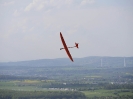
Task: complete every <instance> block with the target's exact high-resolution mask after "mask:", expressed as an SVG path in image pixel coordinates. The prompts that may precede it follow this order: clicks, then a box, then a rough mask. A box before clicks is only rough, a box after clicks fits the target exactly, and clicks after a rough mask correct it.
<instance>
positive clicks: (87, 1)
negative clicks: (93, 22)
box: [81, 0, 95, 5]
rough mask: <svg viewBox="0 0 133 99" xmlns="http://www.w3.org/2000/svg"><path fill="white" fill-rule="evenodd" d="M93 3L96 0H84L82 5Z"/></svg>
mask: <svg viewBox="0 0 133 99" xmlns="http://www.w3.org/2000/svg"><path fill="white" fill-rule="evenodd" d="M93 3H95V0H82V2H81V5H86V4H93Z"/></svg>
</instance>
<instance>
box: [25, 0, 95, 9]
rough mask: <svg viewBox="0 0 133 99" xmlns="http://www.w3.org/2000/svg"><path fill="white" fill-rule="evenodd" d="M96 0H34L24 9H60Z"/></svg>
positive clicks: (91, 2)
mask: <svg viewBox="0 0 133 99" xmlns="http://www.w3.org/2000/svg"><path fill="white" fill-rule="evenodd" d="M93 3H95V0H79V1H78V2H77V0H33V1H32V2H31V3H30V4H29V5H27V6H26V8H25V10H24V11H30V10H32V9H34V10H37V11H40V10H42V9H43V8H44V9H45V10H49V9H53V8H54V9H60V8H65V7H66V8H69V7H73V6H79V5H82V6H83V5H87V4H93Z"/></svg>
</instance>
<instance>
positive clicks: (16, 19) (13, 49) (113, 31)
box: [0, 0, 133, 62]
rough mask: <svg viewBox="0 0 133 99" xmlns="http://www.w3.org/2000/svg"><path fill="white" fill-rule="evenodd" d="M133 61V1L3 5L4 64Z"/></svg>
mask: <svg viewBox="0 0 133 99" xmlns="http://www.w3.org/2000/svg"><path fill="white" fill-rule="evenodd" d="M60 32H62V34H63V37H64V39H65V41H66V43H67V45H68V46H74V44H75V42H77V43H79V49H76V48H73V49H70V50H69V51H70V53H71V55H72V57H73V58H82V57H88V56H121V57H130V56H133V0H0V62H10V61H24V60H36V59H54V58H67V57H68V56H67V54H66V53H65V51H64V50H60V48H61V47H63V45H62V42H61V39H60Z"/></svg>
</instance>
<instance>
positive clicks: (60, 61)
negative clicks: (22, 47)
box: [0, 56, 133, 67]
mask: <svg viewBox="0 0 133 99" xmlns="http://www.w3.org/2000/svg"><path fill="white" fill-rule="evenodd" d="M124 61H125V62H124ZM68 65H69V66H70V65H72V66H75V65H78V66H82V65H88V66H96V67H105V66H108V67H110V66H117V67H118V66H123V67H124V66H128V67H129V66H133V57H100V56H90V57H84V58H74V62H71V61H70V60H69V59H68V58H57V59H39V60H30V61H18V62H1V63H0V66H68Z"/></svg>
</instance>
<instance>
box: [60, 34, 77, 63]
mask: <svg viewBox="0 0 133 99" xmlns="http://www.w3.org/2000/svg"><path fill="white" fill-rule="evenodd" d="M60 38H61V41H62V44H63V46H64V48H60V50H62V49H65V51H66V53H67V55H68V57H69V58H70V60H71V61H72V62H73V58H72V56H71V54H70V52H69V50H68V48H74V47H76V48H79V47H78V43H75V46H73V47H67V45H66V43H65V40H64V38H63V36H62V34H61V32H60Z"/></svg>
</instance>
